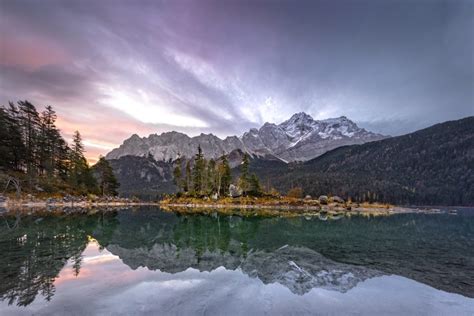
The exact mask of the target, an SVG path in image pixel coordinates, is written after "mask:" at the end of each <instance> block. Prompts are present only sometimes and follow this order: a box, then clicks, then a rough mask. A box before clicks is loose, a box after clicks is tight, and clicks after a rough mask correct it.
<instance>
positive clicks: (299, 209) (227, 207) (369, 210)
mask: <svg viewBox="0 0 474 316" xmlns="http://www.w3.org/2000/svg"><path fill="white" fill-rule="evenodd" d="M160 207H161V208H163V209H165V210H170V211H176V212H192V213H204V214H205V213H208V211H209V210H218V211H223V212H224V213H228V212H229V211H231V210H237V209H239V210H245V211H246V212H249V211H250V212H251V211H252V210H263V211H268V212H269V213H272V214H273V213H274V214H275V215H283V214H293V215H314V214H320V213H329V214H343V213H365V214H387V215H390V214H402V213H431V214H436V213H442V211H441V210H440V209H438V208H428V209H420V208H412V207H403V206H390V207H388V208H387V207H383V206H371V207H367V206H359V207H351V208H350V209H347V208H345V207H340V206H336V205H322V206H315V205H290V204H286V205H264V204H219V203H216V204H213V203H202V204H201V203H160ZM203 209H205V210H203ZM268 212H266V213H268Z"/></svg>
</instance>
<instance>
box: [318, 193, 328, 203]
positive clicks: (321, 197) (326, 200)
mask: <svg viewBox="0 0 474 316" xmlns="http://www.w3.org/2000/svg"><path fill="white" fill-rule="evenodd" d="M319 203H321V204H328V197H327V196H326V195H321V196H320V197H319Z"/></svg>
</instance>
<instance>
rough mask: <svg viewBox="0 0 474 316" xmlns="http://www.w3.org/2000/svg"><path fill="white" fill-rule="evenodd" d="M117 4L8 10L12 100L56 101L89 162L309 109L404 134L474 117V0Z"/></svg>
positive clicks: (0, 20)
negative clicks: (143, 142) (169, 135)
mask: <svg viewBox="0 0 474 316" xmlns="http://www.w3.org/2000/svg"><path fill="white" fill-rule="evenodd" d="M111 3H112V2H110V1H103V2H100V3H95V2H88V1H85V2H62V1H52V0H48V1H42V2H41V3H39V2H35V1H3V2H1V3H0V8H1V10H0V27H1V29H2V30H3V31H2V32H0V34H1V38H0V41H1V42H0V43H1V47H2V49H1V52H0V69H1V72H0V73H1V75H0V102H1V104H4V105H5V104H7V102H8V101H12V102H17V101H18V100H25V99H26V100H29V101H30V102H32V103H33V104H35V105H36V106H37V107H38V108H41V109H42V108H43V107H44V106H46V105H52V106H53V108H54V109H55V110H56V111H57V114H58V121H57V126H58V127H59V128H60V129H61V131H62V133H63V135H64V136H65V138H66V139H68V140H70V139H71V137H72V133H73V132H74V130H79V131H80V132H81V134H82V135H83V137H84V143H85V146H86V155H87V158H88V159H89V160H90V161H94V160H97V158H98V156H99V155H105V154H106V153H107V152H109V151H110V150H112V149H113V148H116V147H118V146H119V145H120V144H121V143H122V142H123V140H125V139H127V138H129V137H130V136H131V135H132V134H137V135H140V136H141V137H144V136H147V135H150V134H155V133H156V134H160V133H163V132H167V131H177V132H182V133H185V134H187V135H189V136H195V135H199V134H201V133H205V134H209V133H212V134H214V135H216V136H218V137H219V138H225V137H226V136H232V135H242V134H243V133H244V132H246V131H248V130H249V129H250V128H259V127H260V126H262V125H263V124H264V123H265V122H271V123H275V124H279V123H281V122H282V121H284V120H286V119H288V118H289V117H290V116H291V115H292V114H293V113H297V112H305V113H307V114H309V115H311V116H312V117H313V118H314V119H315V120H321V119H327V118H334V117H340V116H346V117H348V118H349V119H350V120H352V121H354V122H355V123H356V124H357V125H358V126H359V127H361V128H365V129H367V130H368V131H372V132H376V133H381V134H384V135H391V136H397V135H401V134H406V133H410V132H413V131H415V130H418V129H421V128H425V127H428V126H431V125H433V124H436V123H440V122H444V121H448V120H454V119H460V118H463V117H467V116H471V115H474V106H473V100H474V92H473V90H472V86H473V85H474V70H473V69H474V61H473V59H472V56H473V55H474V49H473V47H474V43H473V38H474V31H473V30H474V27H473V25H472V23H473V22H472V21H473V19H472V12H473V10H472V9H473V3H472V2H469V1H456V2H452V1H433V2H430V3H427V2H424V1H413V2H410V3H406V2H390V3H380V2H378V1H363V2H360V1H357V2H355V1H347V2H334V3H329V2H326V1H316V2H313V1H307V2H304V1H303V2H299V4H298V6H295V5H291V3H289V2H285V1H283V2H266V1H256V2H252V3H247V2H235V3H231V2H225V3H221V2H215V1H200V2H199V3H198V2H192V1H180V2H173V3H172V2H166V1H165V2H160V3H149V2H146V3H130V2H126V1H113V4H114V5H113V6H111V5H110V4H111ZM283 11H284V12H286V13H285V14H282V13H281V12H283ZM123 21H127V23H123ZM401 21H403V23H401Z"/></svg>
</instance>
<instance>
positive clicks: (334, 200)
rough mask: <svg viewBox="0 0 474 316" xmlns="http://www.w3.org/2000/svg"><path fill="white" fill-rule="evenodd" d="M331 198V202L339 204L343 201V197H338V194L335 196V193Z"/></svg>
mask: <svg viewBox="0 0 474 316" xmlns="http://www.w3.org/2000/svg"><path fill="white" fill-rule="evenodd" d="M331 200H332V201H333V202H335V203H341V204H343V203H344V199H343V198H341V197H339V196H337V195H336V196H333V197H332V198H331Z"/></svg>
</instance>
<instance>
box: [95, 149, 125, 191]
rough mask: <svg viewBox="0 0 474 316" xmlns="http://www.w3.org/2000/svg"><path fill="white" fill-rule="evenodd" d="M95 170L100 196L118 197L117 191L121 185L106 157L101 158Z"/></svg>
mask: <svg viewBox="0 0 474 316" xmlns="http://www.w3.org/2000/svg"><path fill="white" fill-rule="evenodd" d="M93 170H94V173H95V175H96V177H97V182H98V186H99V192H100V194H101V195H114V196H115V195H117V194H118V193H117V189H118V188H119V186H120V185H119V183H118V181H117V179H116V178H115V175H114V172H113V169H112V166H110V163H109V162H108V161H107V160H106V159H105V158H104V157H100V158H99V161H98V162H97V163H96V164H95V165H94V167H93Z"/></svg>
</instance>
